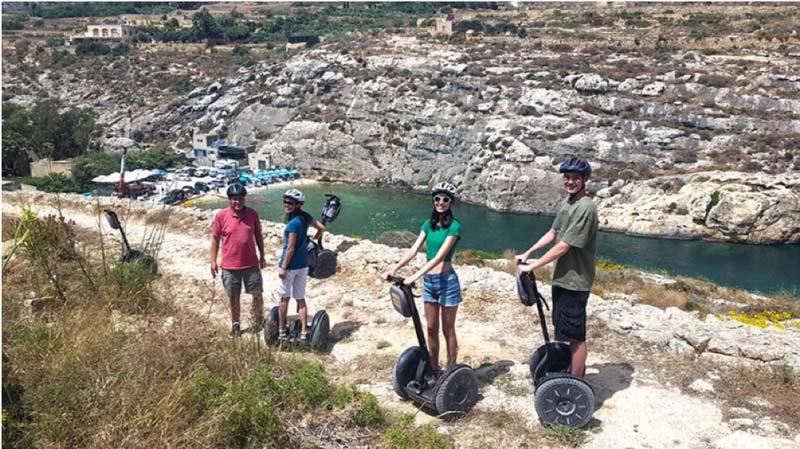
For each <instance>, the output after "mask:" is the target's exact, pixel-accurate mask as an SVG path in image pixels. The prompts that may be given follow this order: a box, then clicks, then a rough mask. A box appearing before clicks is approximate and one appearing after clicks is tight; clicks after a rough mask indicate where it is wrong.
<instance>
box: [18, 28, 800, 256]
mask: <svg viewBox="0 0 800 449" xmlns="http://www.w3.org/2000/svg"><path fill="white" fill-rule="evenodd" d="M364 42H369V43H368V44H365V45H366V47H365V48H369V52H367V53H364V54H360V53H358V52H352V53H348V54H342V53H339V50H338V47H336V46H335V45H328V46H326V45H325V44H324V43H323V44H321V45H319V46H318V47H316V48H314V49H312V50H309V51H305V52H302V53H299V54H296V55H294V56H292V57H291V58H289V59H288V60H286V61H281V62H262V63H259V64H254V65H252V66H248V67H240V68H238V69H237V70H236V71H235V73H233V74H232V75H231V76H230V77H229V78H227V79H222V80H220V79H214V80H208V81H207V84H206V85H205V86H198V87H196V88H195V89H194V90H192V91H191V92H190V93H188V94H187V95H186V96H185V97H183V98H179V99H175V100H172V101H170V102H169V103H168V104H159V103H158V99H157V96H155V95H148V96H147V102H148V103H147V105H146V106H144V107H139V108H137V113H136V114H135V116H134V118H133V124H132V128H133V129H134V130H136V131H139V132H140V134H142V135H144V136H145V139H144V141H142V142H139V145H140V146H142V147H143V148H146V147H147V146H148V145H149V143H148V139H149V140H150V141H169V142H171V143H172V144H173V146H174V148H175V149H179V150H181V151H187V150H189V148H185V145H186V142H189V141H190V140H189V139H188V137H190V135H191V130H192V129H193V128H196V127H202V128H204V129H210V130H212V131H214V132H217V133H219V134H220V135H221V136H222V137H225V138H226V139H227V141H228V142H230V143H233V144H235V145H241V146H249V145H254V146H256V147H257V152H258V153H260V154H262V155H265V156H269V159H270V160H271V161H272V163H273V164H276V165H282V166H283V165H288V166H293V167H297V168H298V169H299V170H300V171H301V172H302V174H303V175H305V176H309V177H317V178H323V179H332V180H343V181H352V182H374V183H386V184H392V185H397V186H404V187H412V188H413V187H419V186H423V185H430V184H432V183H435V182H437V181H439V180H443V179H447V180H449V181H450V182H453V183H455V184H456V186H457V188H458V190H459V192H460V196H461V197H462V198H464V199H465V200H466V201H470V202H474V203H480V204H485V205H487V206H488V207H491V208H493V209H497V210H502V211H516V212H533V213H548V214H552V213H555V211H556V209H557V207H558V204H559V203H560V201H561V200H562V199H563V196H564V192H563V187H562V186H561V184H560V182H559V174H558V173H557V166H558V164H559V163H560V162H561V161H562V160H563V159H564V158H565V157H567V156H568V155H573V154H575V155H580V156H584V157H586V158H587V159H588V160H590V161H591V163H592V165H593V166H594V169H595V175H596V176H595V180H596V182H595V183H594V184H593V185H591V184H590V190H591V191H592V192H595V191H596V192H598V198H597V200H598V202H599V204H600V208H599V210H600V214H601V218H602V222H601V223H602V226H603V227H604V228H606V229H613V230H619V231H623V232H627V233H631V234H640V235H648V236H661V237H669V238H681V239H698V238H704V239H719V240H730V241H737V242H747V243H797V242H798V241H800V240H799V239H800V237H799V235H800V231H799V230H798V228H800V225H798V216H797V215H798V213H797V211H798V209H800V207H798V206H800V204H799V203H798V201H800V200H798V193H797V191H798V184H797V181H796V179H797V176H798V167H799V166H798V160H800V154H798V153H797V145H798V143H800V100H797V99H796V93H797V92H798V91H800V81H799V80H800V78H798V76H797V74H796V73H793V68H792V66H791V64H789V63H788V62H787V60H785V59H781V58H777V59H775V58H772V59H771V60H770V62H771V64H773V65H771V66H770V67H774V70H775V71H776V72H777V73H770V72H769V71H765V70H766V69H764V68H763V67H762V68H761V69H759V68H756V67H753V68H750V67H747V66H742V65H737V64H729V62H727V60H726V59H723V58H716V59H715V58H707V57H705V56H703V55H700V54H698V53H693V52H689V53H686V54H685V55H683V57H682V58H680V61H682V62H681V63H680V64H681V69H682V70H681V71H677V69H675V70H671V71H669V72H667V73H661V72H659V71H653V72H652V73H651V72H648V71H647V70H641V71H639V72H637V73H635V74H632V73H630V72H628V73H620V74H617V73H615V72H614V71H605V72H602V71H600V69H598V68H595V69H594V70H595V71H593V72H589V73H582V72H581V71H580V70H556V69H553V67H552V66H549V65H548V62H547V61H548V60H549V61H557V62H559V63H561V61H562V60H563V59H564V58H561V57H560V56H561V55H546V54H542V53H541V52H538V51H535V50H531V49H528V48H519V49H517V51H514V52H507V53H503V52H499V53H498V52H497V51H496V50H495V49H493V47H491V46H488V45H486V44H483V43H480V42H476V43H472V44H470V45H471V46H472V47H474V48H469V49H468V50H469V51H467V50H465V49H463V48H459V47H458V46H457V45H451V44H444V43H438V42H435V41H428V40H424V39H417V38H415V37H413V36H391V37H390V38H389V39H386V40H382V39H373V40H365V41H364ZM362 44H363V42H362ZM645 59H646V58H645ZM641 63H642V65H643V66H644V67H648V66H651V65H652V66H656V65H657V64H658V62H656V61H655V60H653V61H648V60H642V61H641ZM726 64H727V65H726ZM784 72H785V73H784ZM728 73H737V74H739V75H741V76H740V77H739V78H737V79H735V80H733V79H731V82H730V83H729V85H724V83H722V82H720V81H719V79H724V78H725V76H727V75H726V74H728ZM709 76H716V77H718V78H717V81H716V82H715V83H708V82H707V81H704V80H706V79H707V78H708V77H709ZM59 77H60V78H59ZM720 77H722V78H720ZM749 80H752V81H749ZM734 81H735V82H734ZM4 83H6V80H5V79H4ZM80 83H82V80H80V79H78V77H76V76H73V75H71V74H63V76H62V75H61V74H60V73H56V72H52V71H47V72H43V73H42V74H41V75H40V76H38V77H37V78H36V82H35V83H32V84H31V83H29V84H27V85H26V87H25V88H26V89H27V90H28V91H30V92H27V91H26V92H21V93H20V94H18V95H17V96H15V97H13V98H10V101H15V102H18V103H21V104H26V103H29V102H30V101H29V100H30V98H31V96H30V93H33V92H35V91H36V89H41V90H44V91H47V92H50V93H51V94H53V95H56V96H59V97H61V98H62V99H63V100H64V101H65V102H66V103H67V104H74V105H89V106H92V107H94V108H96V109H97V110H98V112H99V120H100V121H101V122H104V123H109V124H112V125H111V126H112V128H114V129H115V130H116V131H120V130H121V129H122V128H121V126H122V125H120V123H123V124H124V123H127V122H126V121H125V120H121V119H122V118H123V117H122V116H121V114H124V111H125V110H126V108H125V107H120V106H119V105H124V104H127V103H126V102H129V100H130V98H129V96H130V95H129V93H128V95H126V94H125V93H124V92H108V90H107V89H106V88H105V86H99V85H98V86H95V85H91V83H83V84H85V85H82V89H76V88H75V86H76V85H77V84H80ZM6 84H8V85H11V86H17V85H19V84H20V83H19V82H15V80H13V79H9V80H8V83H6ZM15 89H16V88H15ZM140 95H143V94H140ZM782 96H785V98H784V97H782ZM176 137H177V138H176ZM138 141H139V139H137V142H138ZM253 159H254V160H255V159H257V158H256V157H254V158H253ZM253 165H255V164H254V163H253ZM712 169H713V170H719V171H717V172H714V173H715V174H713V175H709V176H711V177H712V178H713V179H707V180H705V179H702V177H701V176H699V175H694V174H691V173H696V172H703V171H707V170H712ZM765 170H769V172H771V173H776V175H775V177H776V178H777V179H782V180H783V181H781V182H778V183H769V182H767V181H766V178H768V176H766V175H759V174H756V175H749V174H748V175H745V174H744V172H748V173H761V172H763V171H765ZM674 173H685V174H679V175H673V174H674ZM726 173H727V174H726ZM746 178H757V179H758V181H753V179H746ZM762 178H763V179H762ZM620 182H621V184H619V183H620ZM667 183H672V187H665V185H666V184H667ZM714 192H718V194H717V195H718V198H717V199H716V201H715V202H714V204H713V205H710V203H711V195H712V194H713V193H714Z"/></svg>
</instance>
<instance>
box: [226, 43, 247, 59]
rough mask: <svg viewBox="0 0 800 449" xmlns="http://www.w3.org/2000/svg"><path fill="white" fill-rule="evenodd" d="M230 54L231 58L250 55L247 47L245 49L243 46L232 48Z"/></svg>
mask: <svg viewBox="0 0 800 449" xmlns="http://www.w3.org/2000/svg"><path fill="white" fill-rule="evenodd" d="M231 54H232V55H233V56H237V57H243V56H247V55H249V54H250V50H248V49H247V47H245V46H243V45H235V46H234V47H233V51H231Z"/></svg>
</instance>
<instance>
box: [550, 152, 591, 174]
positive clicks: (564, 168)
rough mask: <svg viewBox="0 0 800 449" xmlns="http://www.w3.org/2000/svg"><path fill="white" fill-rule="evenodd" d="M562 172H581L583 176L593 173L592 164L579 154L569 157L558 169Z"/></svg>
mask: <svg viewBox="0 0 800 449" xmlns="http://www.w3.org/2000/svg"><path fill="white" fill-rule="evenodd" d="M558 171H559V172H561V173H579V174H581V175H583V176H589V175H591V174H592V166H591V165H589V163H588V162H586V160H585V159H582V158H579V157H578V156H571V157H569V158H568V159H567V160H566V161H564V163H562V164H561V167H559V169H558Z"/></svg>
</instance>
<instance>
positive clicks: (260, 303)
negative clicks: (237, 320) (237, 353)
mask: <svg viewBox="0 0 800 449" xmlns="http://www.w3.org/2000/svg"><path fill="white" fill-rule="evenodd" d="M250 316H251V318H252V319H253V329H254V331H255V332H258V331H259V330H261V326H262V325H263V321H264V296H263V295H262V294H261V293H257V294H254V295H253V304H252V305H251V308H250Z"/></svg>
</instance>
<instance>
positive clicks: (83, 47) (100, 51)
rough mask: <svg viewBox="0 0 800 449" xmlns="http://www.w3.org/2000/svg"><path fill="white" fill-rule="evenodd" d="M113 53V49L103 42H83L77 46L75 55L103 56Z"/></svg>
mask: <svg viewBox="0 0 800 449" xmlns="http://www.w3.org/2000/svg"><path fill="white" fill-rule="evenodd" d="M109 53H111V47H109V46H108V45H106V44H103V43H101V42H81V43H80V44H78V45H76V46H75V54H77V55H82V56H102V55H107V54H109Z"/></svg>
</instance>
